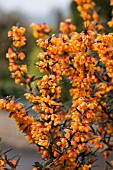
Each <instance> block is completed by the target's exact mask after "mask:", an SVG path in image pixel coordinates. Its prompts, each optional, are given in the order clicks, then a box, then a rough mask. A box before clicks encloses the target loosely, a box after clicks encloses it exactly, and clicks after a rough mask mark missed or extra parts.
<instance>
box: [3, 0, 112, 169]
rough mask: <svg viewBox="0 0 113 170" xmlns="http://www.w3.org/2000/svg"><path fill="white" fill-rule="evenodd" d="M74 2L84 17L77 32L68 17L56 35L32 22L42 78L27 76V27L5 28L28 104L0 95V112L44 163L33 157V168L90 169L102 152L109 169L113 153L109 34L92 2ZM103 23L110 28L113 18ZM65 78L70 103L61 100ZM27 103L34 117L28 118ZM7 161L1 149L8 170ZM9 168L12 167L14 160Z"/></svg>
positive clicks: (10, 55) (15, 72) (15, 74)
mask: <svg viewBox="0 0 113 170" xmlns="http://www.w3.org/2000/svg"><path fill="white" fill-rule="evenodd" d="M75 2H76V3H77V5H78V6H77V9H78V10H79V12H80V16H81V17H82V18H83V20H84V26H85V29H84V30H83V31H82V32H81V33H78V32H76V26H74V25H73V24H72V23H71V19H66V20H65V21H64V22H61V23H60V28H59V33H58V34H57V35H56V34H53V35H51V30H50V28H49V27H48V26H47V25H46V24H40V25H37V24H31V28H32V29H33V35H34V37H35V38H37V39H38V40H37V45H38V47H40V48H41V49H42V51H41V52H40V53H39V54H38V56H37V57H38V59H37V63H36V65H35V66H36V67H37V69H39V70H40V72H42V73H43V74H42V75H43V76H41V77H36V76H33V75H30V74H29V73H28V67H27V65H26V64H24V62H23V60H24V58H25V57H26V55H25V53H24V52H22V47H23V46H24V45H25V44H26V38H25V36H24V33H25V31H26V30H25V28H23V27H17V26H13V27H12V28H11V30H10V31H9V32H8V37H9V38H11V40H12V47H11V48H9V49H8V53H7V54H6V57H7V59H8V60H9V70H10V72H11V74H12V78H14V79H15V83H16V84H20V85H22V86H23V87H24V88H25V89H26V92H25V94H24V96H25V98H26V100H28V101H29V102H30V103H31V104H30V106H28V108H27V107H24V105H23V104H22V103H21V102H17V101H16V100H14V97H11V96H7V97H6V98H2V99H0V110H6V111H7V112H9V117H11V118H14V119H15V121H16V125H17V126H18V127H19V130H20V131H22V132H23V133H25V136H26V139H27V140H28V141H29V143H30V144H35V145H36V146H37V148H38V151H39V152H40V153H41V155H42V158H43V162H41V163H40V162H38V160H37V162H35V163H34V168H33V169H34V170H41V169H42V170H53V169H54V170H62V169H63V170H90V169H92V168H93V165H94V162H95V161H96V158H97V154H98V153H100V152H102V153H103V155H104V157H105V159H106V163H107V165H106V169H112V168H113V165H112V161H111V162H108V161H107V158H108V157H109V155H110V154H111V153H112V152H113V33H109V34H105V33H104V26H103V25H102V24H101V23H100V20H99V16H98V14H97V12H96V10H95V3H94V2H93V1H92V0H75ZM103 3H104V2H103ZM110 5H111V6H112V5H113V0H111V1H110ZM112 13H113V12H112ZM111 15H112V14H111ZM106 24H108V25H109V27H113V18H112V17H111V21H109V22H108V23H106ZM63 79H66V80H67V82H68V83H69V84H70V89H69V94H70V101H68V102H67V101H63V100H62V95H61V92H62V87H63V86H62V84H63ZM65 90H66V89H65ZM30 107H31V109H33V110H34V111H35V112H36V115H37V116H35V117H31V116H29V111H28V110H29V108H30ZM5 155H6V154H5ZM8 160H9V159H8ZM8 163H9V162H8V161H7V159H6V156H5V157H4V154H2V153H1V156H0V167H1V169H4V170H5V169H8V168H7V164H8ZM95 164H96V163H95ZM8 166H10V167H9V169H10V168H12V169H16V166H17V162H16V161H14V160H13V161H12V162H10V163H9V164H8Z"/></svg>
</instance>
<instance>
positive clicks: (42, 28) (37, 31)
mask: <svg viewBox="0 0 113 170" xmlns="http://www.w3.org/2000/svg"><path fill="white" fill-rule="evenodd" d="M30 27H31V28H32V29H33V36H34V37H35V38H43V37H44V36H46V35H49V33H50V28H49V27H48V25H46V24H39V25H38V24H35V23H33V24H31V25H30Z"/></svg>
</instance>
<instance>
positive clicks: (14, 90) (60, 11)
mask: <svg viewBox="0 0 113 170" xmlns="http://www.w3.org/2000/svg"><path fill="white" fill-rule="evenodd" d="M94 1H95V2H96V3H97V7H96V9H97V11H98V12H99V14H100V15H101V20H102V22H103V24H104V23H105V22H106V21H107V20H110V18H111V8H110V6H109V0H106V1H104V3H103V0H100V1H98V0H94ZM70 17H71V18H72V22H73V23H74V24H76V26H77V31H78V32H80V31H82V30H83V29H84V28H83V24H82V19H81V18H80V16H79V13H78V11H77V10H76V4H75V3H74V2H73V1H72V0H57V1H53V0H41V1H40V0H32V1H29V0H0V96H1V97H4V96H7V95H11V94H12V95H14V96H15V97H16V98H18V97H21V96H22V94H23V93H24V91H23V89H22V88H21V87H20V85H15V83H14V80H12V79H11V75H10V72H9V71H8V61H7V59H6V58H5V55H6V53H7V50H8V48H9V47H10V45H11V44H10V41H9V39H8V38H7V33H8V31H9V30H10V29H11V27H12V26H13V25H17V24H19V25H20V26H23V27H25V28H26V29H27V31H26V37H27V45H26V47H25V50H24V52H25V54H26V55H27V60H26V62H27V63H28V65H29V72H30V73H31V74H33V73H34V72H35V74H38V75H39V74H40V73H39V72H38V70H37V69H35V65H34V64H35V62H36V61H37V54H38V52H39V49H38V47H37V46H36V39H34V38H33V36H32V30H31V29H30V27H29V25H30V24H31V23H37V24H42V23H46V24H48V25H49V26H50V28H51V29H52V30H53V32H58V27H59V23H60V22H61V21H64V20H65V19H66V18H70ZM106 30H108V28H107V29H106ZM64 86H65V87H64V90H65V88H68V87H66V84H65V83H64ZM67 96H68V95H67ZM65 97H66V95H65ZM66 99H67V98H66ZM31 116H33V113H31ZM0 137H1V138H2V142H3V146H4V147H3V148H4V149H5V150H7V149H8V148H11V147H14V149H13V151H12V152H11V153H10V154H9V155H11V154H12V155H15V154H20V153H21V154H22V158H21V160H20V165H21V166H19V167H18V168H17V170H31V169H32V164H33V162H34V161H36V160H37V161H40V160H41V157H40V154H39V153H37V152H36V147H35V146H30V145H29V143H28V142H27V141H26V140H25V137H24V134H22V133H21V132H18V130H17V127H16V125H15V122H14V121H13V120H12V119H9V118H8V114H7V113H6V112H3V111H1V112H0ZM99 169H100V168H99Z"/></svg>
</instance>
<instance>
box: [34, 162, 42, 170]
mask: <svg viewBox="0 0 113 170" xmlns="http://www.w3.org/2000/svg"><path fill="white" fill-rule="evenodd" d="M33 166H34V167H37V168H41V169H42V168H43V166H42V165H41V164H40V163H39V162H34V165H33Z"/></svg>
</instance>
